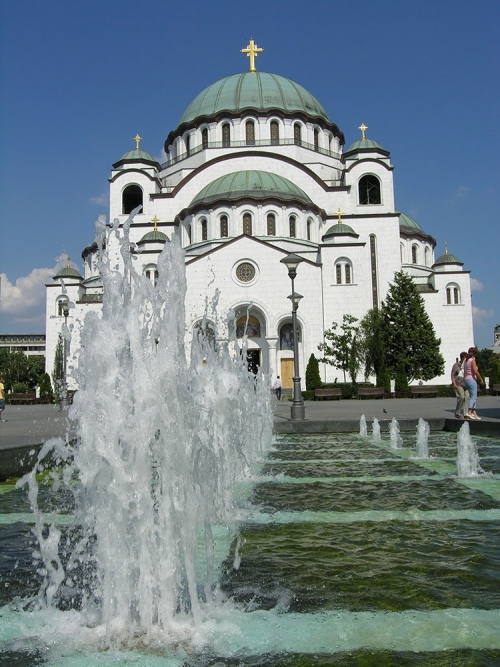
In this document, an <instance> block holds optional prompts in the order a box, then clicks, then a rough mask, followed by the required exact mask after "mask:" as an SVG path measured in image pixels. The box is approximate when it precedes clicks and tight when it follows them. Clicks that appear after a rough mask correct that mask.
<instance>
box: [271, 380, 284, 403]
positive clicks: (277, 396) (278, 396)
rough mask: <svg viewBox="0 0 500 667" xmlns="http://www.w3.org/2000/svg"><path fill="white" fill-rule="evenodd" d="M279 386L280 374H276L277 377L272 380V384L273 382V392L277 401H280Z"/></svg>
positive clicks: (280, 385)
mask: <svg viewBox="0 0 500 667" xmlns="http://www.w3.org/2000/svg"><path fill="white" fill-rule="evenodd" d="M281 387H282V384H281V380H280V376H279V375H278V377H277V378H276V380H275V381H274V384H273V389H274V393H275V394H276V398H277V399H278V401H281Z"/></svg>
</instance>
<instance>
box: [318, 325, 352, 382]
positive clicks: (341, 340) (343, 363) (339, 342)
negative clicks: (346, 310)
mask: <svg viewBox="0 0 500 667" xmlns="http://www.w3.org/2000/svg"><path fill="white" fill-rule="evenodd" d="M357 321H358V319H357V318H356V317H353V316H352V315H344V317H343V318H342V333H337V329H338V324H337V322H333V323H332V328H331V329H328V330H327V331H325V333H324V336H325V339H326V341H328V342H325V343H320V344H319V345H318V350H320V351H321V352H323V355H324V356H323V358H322V359H320V361H322V362H324V363H326V364H330V366H334V367H335V368H338V369H339V370H341V371H342V372H343V373H344V382H345V381H346V373H347V372H348V373H349V375H350V376H351V381H352V382H353V383H355V382H356V375H357V372H358V370H359V368H360V365H361V356H360V354H359V348H358V346H357V344H356V336H357V334H358V327H357V326H355V325H354V323H355V322H357Z"/></svg>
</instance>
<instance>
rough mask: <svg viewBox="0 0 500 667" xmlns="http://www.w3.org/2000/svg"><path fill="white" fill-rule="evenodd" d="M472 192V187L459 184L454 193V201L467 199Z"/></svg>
mask: <svg viewBox="0 0 500 667" xmlns="http://www.w3.org/2000/svg"><path fill="white" fill-rule="evenodd" d="M469 192H470V188H468V187H467V186H466V185H459V186H458V188H456V189H455V190H454V191H453V193H452V201H460V200H462V199H465V197H467V195H468V194H469Z"/></svg>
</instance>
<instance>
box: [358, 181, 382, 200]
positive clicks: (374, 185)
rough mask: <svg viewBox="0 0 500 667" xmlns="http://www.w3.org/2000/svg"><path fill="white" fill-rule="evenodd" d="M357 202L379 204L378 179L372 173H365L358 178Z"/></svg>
mask: <svg viewBox="0 0 500 667" xmlns="http://www.w3.org/2000/svg"><path fill="white" fill-rule="evenodd" d="M358 189H359V203H360V204H362V205H366V204H381V203H382V200H381V199H380V181H379V180H378V178H377V177H376V176H374V175H373V174H367V175H366V176H363V177H362V178H360V179H359V186H358Z"/></svg>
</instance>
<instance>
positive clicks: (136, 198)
mask: <svg viewBox="0 0 500 667" xmlns="http://www.w3.org/2000/svg"><path fill="white" fill-rule="evenodd" d="M138 206H142V188H140V187H139V186H138V185H128V186H127V187H126V188H125V190H124V191H123V194H122V212H123V213H132V211H133V210H134V208H137V207H138Z"/></svg>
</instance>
